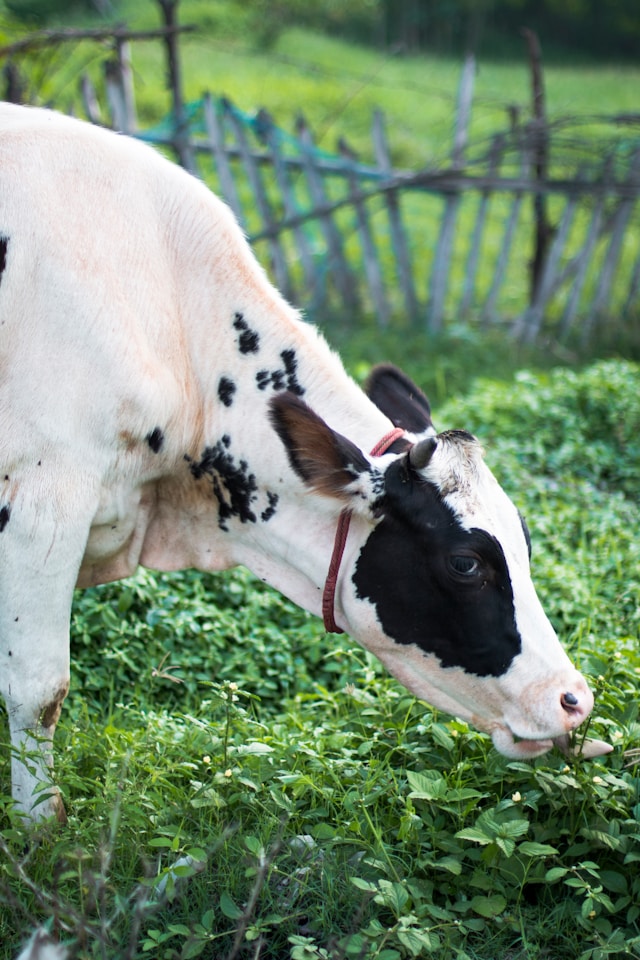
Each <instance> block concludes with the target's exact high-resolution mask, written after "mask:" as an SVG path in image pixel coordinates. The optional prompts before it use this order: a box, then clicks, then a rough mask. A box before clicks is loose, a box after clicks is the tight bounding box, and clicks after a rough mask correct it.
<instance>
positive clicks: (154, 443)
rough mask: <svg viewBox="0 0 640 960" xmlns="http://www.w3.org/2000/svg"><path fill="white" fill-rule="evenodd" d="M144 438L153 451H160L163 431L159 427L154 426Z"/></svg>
mask: <svg viewBox="0 0 640 960" xmlns="http://www.w3.org/2000/svg"><path fill="white" fill-rule="evenodd" d="M145 439H146V441H147V443H148V444H149V446H150V447H151V449H152V450H153V452H154V453H160V450H161V449H162V444H163V443H164V433H163V432H162V430H161V429H160V427H154V429H153V430H152V431H151V432H150V433H148V434H147V436H146V437H145Z"/></svg>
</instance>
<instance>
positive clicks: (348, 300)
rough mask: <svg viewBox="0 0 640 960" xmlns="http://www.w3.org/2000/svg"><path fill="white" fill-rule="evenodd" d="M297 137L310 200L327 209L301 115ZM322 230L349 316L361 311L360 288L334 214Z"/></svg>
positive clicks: (331, 269)
mask: <svg viewBox="0 0 640 960" xmlns="http://www.w3.org/2000/svg"><path fill="white" fill-rule="evenodd" d="M296 133H297V136H298V140H299V142H300V150H301V161H302V166H303V169H304V171H305V174H306V178H307V186H308V189H309V196H310V197H311V202H312V203H313V205H314V207H317V208H322V207H326V206H327V205H328V203H329V198H328V195H327V191H326V188H325V184H324V179H323V176H322V173H321V169H320V165H319V164H318V162H317V158H316V155H315V145H314V142H313V136H312V133H311V130H310V129H309V126H308V124H307V121H306V120H305V118H304V117H303V116H302V114H300V115H299V116H298V119H297V122H296ZM319 219H320V228H321V230H322V232H323V234H324V241H325V244H326V247H327V253H328V260H329V272H330V278H331V279H332V280H333V282H334V284H335V288H336V290H337V292H338V294H339V296H340V298H341V299H342V301H343V303H344V305H345V306H346V307H348V308H349V313H350V314H351V313H352V312H353V311H355V310H358V309H359V307H360V301H359V298H358V285H357V283H356V281H355V278H354V276H353V275H352V272H351V270H350V269H349V264H348V262H347V258H346V256H345V252H344V245H343V240H342V234H341V233H340V230H339V229H338V227H337V226H336V224H335V222H334V220H333V219H332V216H331V214H329V213H324V214H320V216H319Z"/></svg>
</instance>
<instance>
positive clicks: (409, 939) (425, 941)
mask: <svg viewBox="0 0 640 960" xmlns="http://www.w3.org/2000/svg"><path fill="white" fill-rule="evenodd" d="M397 937H398V940H399V941H400V943H401V944H402V945H403V947H406V948H407V950H408V951H409V953H410V954H411V955H412V956H413V957H419V956H420V954H421V953H422V951H423V950H432V949H433V947H432V941H431V937H430V936H429V931H428V930H416V929H415V928H409V929H405V930H402V929H401V930H398V933H397Z"/></svg>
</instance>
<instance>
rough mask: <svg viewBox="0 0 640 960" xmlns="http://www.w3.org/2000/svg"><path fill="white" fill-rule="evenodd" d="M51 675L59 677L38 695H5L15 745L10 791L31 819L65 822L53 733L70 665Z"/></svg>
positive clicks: (26, 693) (53, 671) (64, 692)
mask: <svg viewBox="0 0 640 960" xmlns="http://www.w3.org/2000/svg"><path fill="white" fill-rule="evenodd" d="M52 666H53V665H52ZM51 676H52V678H53V677H54V676H55V677H56V681H55V682H54V683H53V684H48V685H44V686H42V687H41V688H40V696H38V697H35V698H34V697H33V694H32V692H31V691H26V692H23V694H22V695H20V694H18V696H17V697H14V696H13V695H9V696H7V697H6V700H7V708H8V713H9V729H10V734H11V747H12V756H11V792H12V795H13V798H14V800H15V802H16V807H17V809H18V810H20V811H21V812H23V813H25V814H27V815H28V816H29V817H30V818H31V819H33V820H42V819H48V818H51V817H54V818H55V819H57V820H59V821H60V822H64V821H65V820H66V814H65V809H64V805H63V803H62V800H61V798H60V793H59V791H58V788H57V787H55V786H54V785H53V784H52V782H51V770H52V768H53V735H54V733H55V729H56V723H57V722H58V718H59V716H60V711H61V709H62V704H63V702H64V698H65V696H66V695H67V691H68V689H69V671H68V668H67V670H66V672H65V670H64V668H63V665H62V664H58V665H57V666H56V668H54V669H53V670H52V674H51ZM56 684H57V686H56ZM45 701H46V702H45ZM43 702H45V703H44V706H43V707H42V708H41V707H40V704H41V703H43Z"/></svg>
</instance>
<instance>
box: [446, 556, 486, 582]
mask: <svg viewBox="0 0 640 960" xmlns="http://www.w3.org/2000/svg"><path fill="white" fill-rule="evenodd" d="M449 564H450V566H451V569H452V570H453V572H454V573H457V574H458V575H459V576H461V577H474V576H475V575H476V573H478V571H479V569H480V564H479V562H478V561H477V560H476V558H475V557H468V556H460V557H449Z"/></svg>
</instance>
